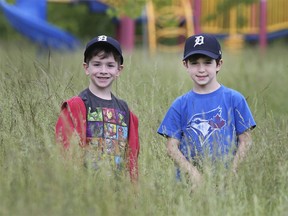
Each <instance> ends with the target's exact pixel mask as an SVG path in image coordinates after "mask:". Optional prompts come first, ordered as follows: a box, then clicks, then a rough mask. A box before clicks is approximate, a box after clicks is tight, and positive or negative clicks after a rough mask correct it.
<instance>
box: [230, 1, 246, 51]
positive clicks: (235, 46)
mask: <svg viewBox="0 0 288 216" xmlns="http://www.w3.org/2000/svg"><path fill="white" fill-rule="evenodd" d="M243 42H244V39H243V36H242V35H240V34H238V32H237V8H236V7H233V8H231V10H230V22H229V36H228V38H227V39H226V41H225V44H226V46H227V48H229V49H231V50H233V51H237V50H239V49H241V48H242V47H243Z"/></svg>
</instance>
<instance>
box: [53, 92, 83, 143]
mask: <svg viewBox="0 0 288 216" xmlns="http://www.w3.org/2000/svg"><path fill="white" fill-rule="evenodd" d="M74 134H76V135H77V136H78V137H79V141H80V143H79V145H80V146H84V145H85V144H86V107H85V104H84V102H83V101H82V99H81V98H80V97H78V96H75V97H72V98H71V99H69V100H67V101H65V102H64V103H63V104H62V106H61V112H60V115H59V117H58V119H57V122H56V125H55V137H56V141H57V142H58V143H61V144H62V145H63V147H64V148H65V149H67V148H69V146H70V139H71V137H72V135H74Z"/></svg>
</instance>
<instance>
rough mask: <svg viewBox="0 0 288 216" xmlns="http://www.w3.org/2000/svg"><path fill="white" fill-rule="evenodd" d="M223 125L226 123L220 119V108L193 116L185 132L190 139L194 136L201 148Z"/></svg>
mask: <svg viewBox="0 0 288 216" xmlns="http://www.w3.org/2000/svg"><path fill="white" fill-rule="evenodd" d="M225 125H226V121H225V120H224V119H223V118H222V108H221V107H217V108H216V109H213V110H211V111H208V112H204V113H197V114H195V115H193V116H192V117H191V119H190V120H189V121H188V124H187V131H188V132H189V133H190V134H191V136H192V137H195V135H196V137H198V138H199V142H200V145H201V147H203V146H204V144H205V143H206V141H207V140H208V139H209V137H210V136H211V135H212V134H213V133H215V131H217V130H221V128H223V127H224V126H225ZM193 135H194V136H193Z"/></svg>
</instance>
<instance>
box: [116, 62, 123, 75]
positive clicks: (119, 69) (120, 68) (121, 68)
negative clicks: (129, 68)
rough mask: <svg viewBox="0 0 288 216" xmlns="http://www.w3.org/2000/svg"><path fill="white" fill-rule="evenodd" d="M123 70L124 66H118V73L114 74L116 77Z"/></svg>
mask: <svg viewBox="0 0 288 216" xmlns="http://www.w3.org/2000/svg"><path fill="white" fill-rule="evenodd" d="M123 68H124V65H119V67H118V73H117V74H116V76H117V77H118V76H120V74H121V72H122V70H123Z"/></svg>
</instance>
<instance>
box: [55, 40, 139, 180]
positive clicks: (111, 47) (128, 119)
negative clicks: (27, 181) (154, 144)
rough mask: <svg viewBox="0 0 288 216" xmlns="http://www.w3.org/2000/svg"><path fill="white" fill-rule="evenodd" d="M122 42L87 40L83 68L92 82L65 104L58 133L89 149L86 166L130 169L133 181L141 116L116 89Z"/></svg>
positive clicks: (64, 141) (60, 139)
mask: <svg viewBox="0 0 288 216" xmlns="http://www.w3.org/2000/svg"><path fill="white" fill-rule="evenodd" d="M123 61H124V60H123V56H122V50H121V47H120V44H119V43H118V41H117V40H115V39H114V38H112V37H109V36H106V35H101V36H97V37H95V38H93V39H92V40H91V41H90V42H88V43H87V45H86V49H85V52H84V63H83V67H84V70H85V73H86V75H87V76H89V77H90V84H89V86H88V88H87V89H85V90H83V91H82V92H81V93H80V94H79V95H78V96H74V97H72V98H70V99H68V100H67V101H65V102H64V103H63V104H62V107H61V113H60V116H59V118H58V120H57V123H56V127H55V133H56V139H57V141H58V142H60V143H62V144H63V146H64V148H65V149H68V148H69V146H70V140H71V138H72V137H73V136H75V135H76V136H77V137H78V138H79V142H80V143H79V144H80V146H81V147H83V148H85V152H86V154H85V165H87V166H89V167H92V168H94V169H96V170H97V169H98V168H99V165H100V163H101V162H103V161H105V160H106V161H108V162H109V163H110V164H111V169H112V170H123V169H125V168H127V169H128V170H129V172H130V177H131V179H132V180H136V179H137V177H138V163H137V161H138V155H139V137H138V119H137V117H136V116H135V115H134V114H133V113H132V112H131V111H130V110H129V107H128V105H127V103H126V102H125V101H123V100H121V99H119V98H117V97H115V96H114V95H113V94H112V92H111V89H112V84H113V82H114V80H116V79H117V77H118V76H119V75H120V73H121V72H122V70H123Z"/></svg>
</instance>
